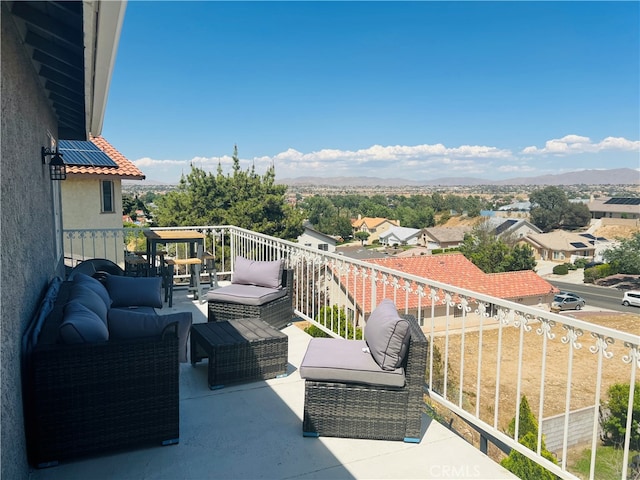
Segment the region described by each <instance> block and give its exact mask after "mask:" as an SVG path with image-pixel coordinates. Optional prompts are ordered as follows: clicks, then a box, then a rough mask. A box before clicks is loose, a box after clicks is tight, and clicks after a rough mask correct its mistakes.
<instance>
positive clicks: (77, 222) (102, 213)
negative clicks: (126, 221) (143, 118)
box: [60, 136, 145, 265]
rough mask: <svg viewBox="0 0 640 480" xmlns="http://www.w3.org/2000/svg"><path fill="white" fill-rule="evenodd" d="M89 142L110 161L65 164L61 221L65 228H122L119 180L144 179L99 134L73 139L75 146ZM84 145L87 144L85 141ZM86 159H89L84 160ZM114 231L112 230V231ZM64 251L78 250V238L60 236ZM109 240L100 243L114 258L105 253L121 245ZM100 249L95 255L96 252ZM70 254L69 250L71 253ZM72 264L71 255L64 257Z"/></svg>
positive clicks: (134, 167)
mask: <svg viewBox="0 0 640 480" xmlns="http://www.w3.org/2000/svg"><path fill="white" fill-rule="evenodd" d="M83 143H91V144H93V145H95V146H97V147H98V149H100V151H101V152H103V153H104V154H106V156H107V157H108V158H109V159H110V160H111V161H112V162H111V163H110V166H105V165H102V164H93V165H92V164H78V163H77V162H74V163H72V164H68V165H67V166H66V169H67V179H66V180H65V181H63V182H60V184H61V195H62V212H63V213H62V215H63V217H62V222H63V225H64V228H65V229H69V230H73V229H116V230H118V231H120V232H121V231H122V180H123V179H127V180H144V178H145V176H144V174H143V173H142V172H141V171H140V169H139V168H138V167H136V166H135V165H134V164H133V163H132V162H131V161H130V160H128V159H127V158H126V157H125V156H124V155H122V154H121V153H120V152H119V151H118V150H116V148H115V147H113V146H112V145H111V144H110V143H109V142H108V141H107V140H105V139H104V138H103V137H101V136H98V137H91V136H90V137H89V140H88V141H87V142H75V144H74V145H75V146H76V147H77V148H83V147H82V144H83ZM88 147H91V145H89V146H88ZM87 163H89V162H87ZM104 163H106V162H104ZM114 235H115V232H114ZM64 242H65V251H67V252H76V251H77V252H78V253H80V248H81V247H80V242H79V240H78V239H76V240H75V241H74V239H68V238H65V239H64ZM121 245H122V241H120V243H118V242H115V241H114V242H113V243H109V244H107V245H100V246H98V248H101V249H102V250H104V252H102V253H104V256H105V257H106V258H115V256H113V255H111V256H109V255H108V253H109V252H110V251H111V250H113V249H115V248H121ZM100 253H101V252H100V251H97V253H96V255H97V256H100ZM72 255H73V254H72ZM65 261H66V263H69V264H70V265H72V264H73V258H70V259H65Z"/></svg>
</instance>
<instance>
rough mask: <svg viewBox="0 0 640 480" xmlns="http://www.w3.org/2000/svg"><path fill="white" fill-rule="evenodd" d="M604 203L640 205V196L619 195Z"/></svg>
mask: <svg viewBox="0 0 640 480" xmlns="http://www.w3.org/2000/svg"><path fill="white" fill-rule="evenodd" d="M604 205H640V198H631V197H617V198H610V199H609V200H607V201H606V202H604Z"/></svg>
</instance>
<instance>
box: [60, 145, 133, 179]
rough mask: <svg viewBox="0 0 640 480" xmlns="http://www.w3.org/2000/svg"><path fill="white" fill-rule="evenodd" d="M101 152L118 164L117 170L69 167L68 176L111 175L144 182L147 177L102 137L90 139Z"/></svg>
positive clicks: (82, 166) (80, 166)
mask: <svg viewBox="0 0 640 480" xmlns="http://www.w3.org/2000/svg"><path fill="white" fill-rule="evenodd" d="M89 140H90V141H91V142H93V143H94V144H95V145H96V146H97V147H98V148H99V149H100V150H102V151H103V152H104V153H106V154H107V155H108V156H109V158H111V160H113V161H114V162H116V163H117V164H118V167H117V168H109V167H90V166H84V165H67V175H109V176H113V177H119V178H127V179H129V180H144V179H145V176H144V174H143V173H142V172H141V171H140V169H139V168H138V167H136V166H135V165H134V164H133V163H132V162H131V161H129V160H128V159H127V158H126V157H125V156H124V155H122V154H121V153H120V152H119V151H118V150H116V149H115V148H114V147H113V146H112V145H111V144H110V143H109V142H107V141H106V140H105V139H104V138H102V137H90V138H89Z"/></svg>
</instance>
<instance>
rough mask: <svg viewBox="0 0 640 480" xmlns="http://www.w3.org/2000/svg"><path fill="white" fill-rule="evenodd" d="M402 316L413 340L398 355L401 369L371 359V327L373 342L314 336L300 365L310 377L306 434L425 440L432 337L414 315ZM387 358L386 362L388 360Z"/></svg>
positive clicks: (305, 420)
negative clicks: (429, 340) (426, 382)
mask: <svg viewBox="0 0 640 480" xmlns="http://www.w3.org/2000/svg"><path fill="white" fill-rule="evenodd" d="M391 305H393V304H391ZM378 308H380V306H379V307H378ZM393 308H395V306H393ZM376 310H378V309H376ZM374 313H375V312H374ZM373 315H374V314H373V313H372V315H371V317H373ZM395 315H396V316H397V311H396V312H395ZM371 317H370V319H369V321H368V322H367V326H368V325H369V322H371V321H372V320H371ZM399 318H400V319H401V322H404V323H405V324H406V328H407V329H408V338H406V340H407V342H406V344H405V345H403V346H401V347H400V349H401V350H402V349H404V351H401V352H399V355H398V356H397V357H396V360H395V361H396V365H398V368H392V367H394V365H391V366H389V365H385V368H387V369H386V370H385V369H383V368H381V366H380V364H379V358H378V359H376V360H374V359H373V358H371V357H373V349H374V348H375V347H374V343H375V342H373V341H372V339H371V338H369V337H372V336H373V335H372V334H371V333H369V335H367V327H365V337H366V338H369V340H368V342H367V341H364V340H361V341H360V340H344V339H337V338H330V339H328V338H314V339H312V340H311V342H310V343H309V347H308V349H307V352H306V354H305V358H304V360H303V362H302V364H301V366H300V376H301V377H302V378H304V379H305V398H304V416H303V424H302V431H303V435H304V436H307V437H317V436H320V435H324V436H331V437H347V438H366V439H376V440H403V441H405V442H409V443H418V442H420V439H421V436H422V413H423V405H424V401H423V387H424V380H425V369H426V361H427V340H426V338H425V336H424V333H423V332H422V330H421V329H420V327H419V325H418V323H417V322H416V320H415V318H414V317H413V316H411V315H399ZM386 340H387V339H385V341H386ZM379 345H380V343H379ZM388 359H389V357H386V358H385V359H383V361H382V363H383V364H384V363H385V362H386V363H387V364H388V363H389V362H388Z"/></svg>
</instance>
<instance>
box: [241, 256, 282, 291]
mask: <svg viewBox="0 0 640 480" xmlns="http://www.w3.org/2000/svg"><path fill="white" fill-rule="evenodd" d="M283 270H284V262H283V261H282V260H275V261H272V262H264V261H262V262H260V261H255V260H249V259H247V258H244V257H239V256H238V257H236V261H235V263H234V270H233V278H232V280H231V283H232V284H239V285H256V286H258V287H265V288H282V272H283Z"/></svg>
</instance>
